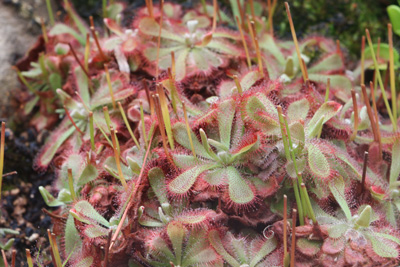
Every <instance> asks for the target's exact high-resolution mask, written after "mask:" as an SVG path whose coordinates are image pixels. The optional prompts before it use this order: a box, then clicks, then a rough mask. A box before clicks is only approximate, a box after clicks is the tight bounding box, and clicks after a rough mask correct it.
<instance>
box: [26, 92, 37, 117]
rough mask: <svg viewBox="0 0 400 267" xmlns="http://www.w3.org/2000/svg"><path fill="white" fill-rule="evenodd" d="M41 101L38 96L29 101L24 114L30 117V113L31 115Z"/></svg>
mask: <svg viewBox="0 0 400 267" xmlns="http://www.w3.org/2000/svg"><path fill="white" fill-rule="evenodd" d="M39 100H40V98H39V97H38V96H35V97H34V98H32V99H30V100H28V101H27V102H26V103H25V105H24V114H26V115H28V114H29V113H31V112H32V110H33V108H34V107H35V106H36V104H37V103H38V102H39Z"/></svg>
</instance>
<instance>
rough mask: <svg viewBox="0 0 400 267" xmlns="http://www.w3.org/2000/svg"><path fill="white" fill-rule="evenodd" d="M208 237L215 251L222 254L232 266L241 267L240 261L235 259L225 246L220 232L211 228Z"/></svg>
mask: <svg viewBox="0 0 400 267" xmlns="http://www.w3.org/2000/svg"><path fill="white" fill-rule="evenodd" d="M208 239H209V241H210V243H211V245H212V246H213V248H214V249H215V251H216V252H217V253H218V254H219V255H221V257H222V258H224V260H225V261H226V262H227V263H228V264H229V265H231V266H232V267H240V263H239V262H237V261H236V260H235V258H233V257H232V256H231V255H230V254H229V253H228V252H227V251H226V250H225V248H224V245H223V244H222V241H221V237H220V236H219V233H218V231H217V230H211V231H210V232H209V233H208Z"/></svg>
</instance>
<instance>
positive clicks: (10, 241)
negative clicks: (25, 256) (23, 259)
mask: <svg viewBox="0 0 400 267" xmlns="http://www.w3.org/2000/svg"><path fill="white" fill-rule="evenodd" d="M14 241H15V239H14V238H10V239H8V240H7V242H6V243H5V244H4V245H3V244H2V243H1V242H0V248H1V249H3V250H6V251H7V250H9V249H10V248H11V247H12V245H13V244H14Z"/></svg>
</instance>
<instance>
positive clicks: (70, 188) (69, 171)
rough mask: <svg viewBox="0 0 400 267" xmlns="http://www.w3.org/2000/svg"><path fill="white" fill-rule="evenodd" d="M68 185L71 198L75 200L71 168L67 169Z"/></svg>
mask: <svg viewBox="0 0 400 267" xmlns="http://www.w3.org/2000/svg"><path fill="white" fill-rule="evenodd" d="M68 186H69V191H70V192H71V196H72V200H73V201H74V202H75V201H76V194H75V190H74V179H73V177H72V170H71V169H68Z"/></svg>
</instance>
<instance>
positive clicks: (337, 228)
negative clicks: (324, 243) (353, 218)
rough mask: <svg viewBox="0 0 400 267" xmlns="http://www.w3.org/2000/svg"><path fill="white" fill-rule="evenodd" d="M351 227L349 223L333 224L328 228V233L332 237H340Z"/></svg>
mask: <svg viewBox="0 0 400 267" xmlns="http://www.w3.org/2000/svg"><path fill="white" fill-rule="evenodd" d="M349 228H350V226H349V225H348V224H347V223H339V224H333V225H332V226H331V227H329V228H328V234H329V237H331V238H335V239H336V238H340V237H342V236H343V235H344V233H345V232H346V231H347V230H348V229H349Z"/></svg>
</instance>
